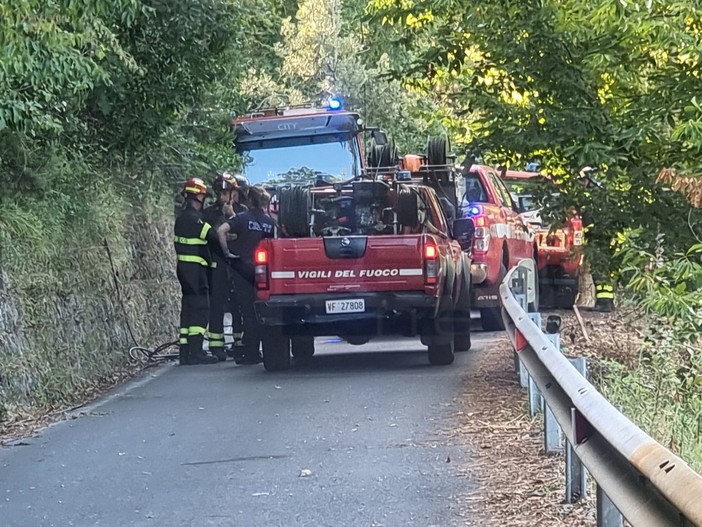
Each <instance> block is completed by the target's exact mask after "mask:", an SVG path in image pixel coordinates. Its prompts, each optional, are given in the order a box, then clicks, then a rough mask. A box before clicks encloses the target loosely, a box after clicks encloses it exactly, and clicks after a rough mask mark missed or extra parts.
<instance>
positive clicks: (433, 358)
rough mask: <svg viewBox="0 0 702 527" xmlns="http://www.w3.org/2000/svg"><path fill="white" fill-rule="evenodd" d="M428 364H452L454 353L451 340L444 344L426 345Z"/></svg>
mask: <svg viewBox="0 0 702 527" xmlns="http://www.w3.org/2000/svg"><path fill="white" fill-rule="evenodd" d="M427 351H428V353H429V364H431V365H433V366H445V365H447V364H452V363H453V361H454V359H455V358H456V355H455V354H454V352H453V340H450V341H448V342H447V343H446V344H431V345H430V346H429V347H428V350H427Z"/></svg>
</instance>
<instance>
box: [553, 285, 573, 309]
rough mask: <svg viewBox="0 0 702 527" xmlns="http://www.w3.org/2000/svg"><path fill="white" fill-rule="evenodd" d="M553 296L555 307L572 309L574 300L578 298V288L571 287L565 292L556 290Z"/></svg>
mask: <svg viewBox="0 0 702 527" xmlns="http://www.w3.org/2000/svg"><path fill="white" fill-rule="evenodd" d="M555 297H556V301H555V304H556V308H557V309H573V306H574V305H575V300H576V299H577V298H578V288H577V287H571V288H569V289H568V290H567V291H565V292H558V293H556V294H555Z"/></svg>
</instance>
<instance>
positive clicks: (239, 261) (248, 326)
mask: <svg viewBox="0 0 702 527" xmlns="http://www.w3.org/2000/svg"><path fill="white" fill-rule="evenodd" d="M269 200H270V196H269V195H268V193H267V192H266V191H265V190H263V189H262V188H260V187H251V188H250V189H249V195H248V202H249V206H250V209H249V210H248V211H246V212H242V213H241V214H237V215H236V216H235V217H234V218H232V219H231V220H229V221H227V222H226V223H223V224H222V225H221V226H220V227H219V229H217V235H218V236H219V240H220V244H221V246H222V250H223V251H224V252H225V254H226V256H227V257H228V258H230V261H231V265H232V271H233V272H232V276H233V280H234V284H235V290H236V295H237V297H238V299H239V303H240V306H241V314H242V317H243V323H244V337H243V342H242V344H243V346H242V352H243V356H242V357H241V359H240V360H239V361H238V362H239V363H241V364H258V363H259V362H261V353H260V343H261V330H260V328H259V324H258V322H257V320H256V313H255V311H254V302H255V300H256V286H255V283H254V272H255V267H256V265H255V263H254V252H255V250H256V247H257V246H258V243H259V242H260V241H261V240H262V239H263V238H272V237H273V235H274V232H275V222H274V221H273V220H272V219H271V218H270V216H268V215H267V214H266V212H265V210H266V207H267V206H268V201H269ZM227 234H235V235H236V239H235V240H234V241H233V242H230V243H229V246H228V245H227ZM229 247H231V249H232V251H231V252H230V251H229Z"/></svg>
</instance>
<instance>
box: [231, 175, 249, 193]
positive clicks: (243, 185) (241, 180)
mask: <svg viewBox="0 0 702 527" xmlns="http://www.w3.org/2000/svg"><path fill="white" fill-rule="evenodd" d="M234 180H235V181H236V182H237V185H238V186H239V188H240V189H241V190H247V189H248V188H249V187H250V186H251V185H249V180H248V179H246V178H245V177H244V176H242V175H241V174H237V175H236V176H234Z"/></svg>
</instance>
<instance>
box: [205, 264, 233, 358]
mask: <svg viewBox="0 0 702 527" xmlns="http://www.w3.org/2000/svg"><path fill="white" fill-rule="evenodd" d="M213 263H214V267H211V268H210V269H209V286H210V297H209V302H210V314H209V326H208V329H207V341H208V344H209V347H210V351H212V352H213V354H214V353H216V352H217V350H223V349H224V308H225V304H226V303H227V297H228V296H229V266H228V265H227V263H226V262H225V261H224V259H223V258H220V257H218V256H215V257H214V258H213Z"/></svg>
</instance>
